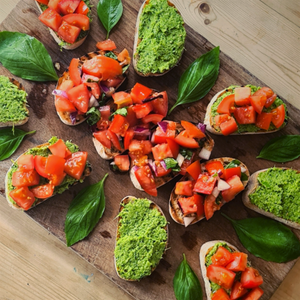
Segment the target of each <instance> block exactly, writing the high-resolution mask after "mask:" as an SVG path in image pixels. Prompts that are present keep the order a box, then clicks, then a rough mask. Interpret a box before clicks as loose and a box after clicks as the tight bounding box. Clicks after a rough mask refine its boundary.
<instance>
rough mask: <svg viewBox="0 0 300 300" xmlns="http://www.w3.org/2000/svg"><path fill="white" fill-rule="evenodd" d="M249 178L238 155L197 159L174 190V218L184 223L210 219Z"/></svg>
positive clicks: (170, 201) (231, 198)
mask: <svg viewBox="0 0 300 300" xmlns="http://www.w3.org/2000/svg"><path fill="white" fill-rule="evenodd" d="M249 177H250V173H249V170H248V168H247V167H246V166H245V165H244V164H243V163H242V162H240V161H239V160H237V159H234V158H230V157H221V158H215V159H211V160H209V161H206V162H204V163H200V161H199V160H197V161H195V162H193V163H192V164H191V165H190V166H188V167H187V168H186V176H184V177H183V178H182V179H181V180H180V181H178V182H177V183H176V186H175V188H174V189H173V190H172V192H171V195H170V200H169V212H170V215H171V217H172V219H173V220H174V221H175V222H176V223H179V224H181V225H184V226H188V225H191V224H195V223H197V222H199V221H201V220H202V219H204V218H206V219H207V220H208V219H210V218H211V217H212V216H213V214H214V212H215V211H217V210H219V209H221V207H222V206H223V205H224V204H226V203H227V202H229V201H231V200H233V199H234V198H235V197H236V196H237V194H239V193H240V192H241V191H243V190H244V189H245V187H246V185H247V183H248V181H249Z"/></svg>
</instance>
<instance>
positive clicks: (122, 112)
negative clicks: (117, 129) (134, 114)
mask: <svg viewBox="0 0 300 300" xmlns="http://www.w3.org/2000/svg"><path fill="white" fill-rule="evenodd" d="M127 114H128V112H127V107H122V108H119V109H117V110H116V111H115V112H114V113H112V114H111V115H110V116H109V119H110V120H111V119H112V117H113V116H114V115H121V116H123V117H126V116H127Z"/></svg>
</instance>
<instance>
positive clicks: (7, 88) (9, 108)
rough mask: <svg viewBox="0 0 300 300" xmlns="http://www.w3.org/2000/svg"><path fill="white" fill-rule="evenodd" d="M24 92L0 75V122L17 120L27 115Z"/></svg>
mask: <svg viewBox="0 0 300 300" xmlns="http://www.w3.org/2000/svg"><path fill="white" fill-rule="evenodd" d="M26 96H27V94H26V92H25V91H23V90H19V88H18V87H17V86H16V85H14V84H13V83H11V82H10V80H9V78H8V77H6V76H3V75H1V76H0V123H6V122H18V121H22V120H24V119H25V118H27V117H28V111H27V109H26V107H25V105H24V104H26Z"/></svg>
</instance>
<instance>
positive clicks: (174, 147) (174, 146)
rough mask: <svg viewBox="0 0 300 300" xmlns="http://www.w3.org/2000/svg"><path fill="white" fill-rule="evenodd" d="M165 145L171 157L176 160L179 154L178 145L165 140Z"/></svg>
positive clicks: (171, 140)
mask: <svg viewBox="0 0 300 300" xmlns="http://www.w3.org/2000/svg"><path fill="white" fill-rule="evenodd" d="M167 144H168V146H169V148H170V150H171V152H172V155H173V157H174V158H175V159H176V158H177V156H178V154H179V148H180V147H179V145H178V144H177V143H176V142H175V141H174V140H173V139H169V138H167Z"/></svg>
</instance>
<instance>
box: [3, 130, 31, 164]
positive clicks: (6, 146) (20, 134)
mask: <svg viewBox="0 0 300 300" xmlns="http://www.w3.org/2000/svg"><path fill="white" fill-rule="evenodd" d="M32 133H35V130H34V131H30V132H25V131H23V130H21V129H18V128H14V129H12V128H4V129H1V130H0V161H1V160H4V159H6V158H9V157H10V156H11V155H13V154H14V152H15V151H16V150H17V149H18V147H19V146H20V144H21V142H22V140H23V139H24V137H25V135H27V134H32Z"/></svg>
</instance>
